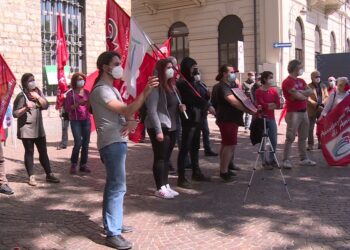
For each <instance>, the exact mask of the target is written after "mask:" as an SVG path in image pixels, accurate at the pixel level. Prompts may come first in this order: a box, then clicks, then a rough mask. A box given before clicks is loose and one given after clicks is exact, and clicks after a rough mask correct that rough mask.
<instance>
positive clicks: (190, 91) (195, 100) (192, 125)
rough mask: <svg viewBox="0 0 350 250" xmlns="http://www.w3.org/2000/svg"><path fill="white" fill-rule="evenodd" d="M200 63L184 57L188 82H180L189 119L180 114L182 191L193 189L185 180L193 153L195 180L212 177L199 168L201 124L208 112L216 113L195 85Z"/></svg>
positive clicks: (178, 85)
mask: <svg viewBox="0 0 350 250" xmlns="http://www.w3.org/2000/svg"><path fill="white" fill-rule="evenodd" d="M197 71H198V66H197V62H196V61H195V60H194V59H192V58H190V57H185V58H184V59H183V60H182V62H181V74H182V75H183V77H184V78H185V79H186V80H184V79H179V80H178V81H177V88H178V89H179V92H180V95H181V97H182V102H183V104H185V105H186V110H187V114H188V119H187V118H186V117H184V116H183V115H181V124H182V137H181V146H180V151H179V155H178V186H179V187H182V188H192V185H191V183H190V182H189V181H188V180H187V179H186V177H185V166H186V156H187V155H188V153H190V158H191V166H192V180H194V181H210V178H208V177H206V176H205V175H203V173H202V171H201V169H200V167H199V155H198V153H199V145H200V132H201V123H202V121H203V119H205V117H206V114H207V112H208V111H209V112H210V113H212V114H215V110H214V108H213V107H212V105H211V103H210V101H209V98H208V96H207V93H206V92H205V94H203V93H204V92H203V91H202V88H203V87H202V86H201V85H200V84H196V83H195V80H196V79H197V80H198V76H195V75H197V74H196V72H197Z"/></svg>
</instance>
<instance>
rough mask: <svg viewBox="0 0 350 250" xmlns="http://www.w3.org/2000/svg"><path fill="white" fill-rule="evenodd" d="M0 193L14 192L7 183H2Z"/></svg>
mask: <svg viewBox="0 0 350 250" xmlns="http://www.w3.org/2000/svg"><path fill="white" fill-rule="evenodd" d="M0 193H1V194H6V195H11V194H13V193H14V192H13V190H12V189H11V188H10V187H9V185H7V184H2V185H1V186H0Z"/></svg>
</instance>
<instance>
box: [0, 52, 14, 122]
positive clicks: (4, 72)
mask: <svg viewBox="0 0 350 250" xmlns="http://www.w3.org/2000/svg"><path fill="white" fill-rule="evenodd" d="M15 86H16V78H15V76H14V75H13V73H12V72H11V69H10V68H9V66H8V65H7V63H6V62H5V60H4V58H3V57H2V56H1V55H0V124H1V127H2V122H3V120H4V116H5V113H6V110H7V107H8V105H9V102H10V100H11V96H12V94H13V90H14V88H15Z"/></svg>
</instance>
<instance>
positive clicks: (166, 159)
mask: <svg viewBox="0 0 350 250" xmlns="http://www.w3.org/2000/svg"><path fill="white" fill-rule="evenodd" d="M162 131H163V136H164V140H163V141H162V142H159V141H157V139H156V131H155V129H147V133H148V135H149V137H150V139H151V143H152V149H153V176H154V180H155V182H156V187H157V190H159V189H160V188H161V186H164V185H166V184H168V172H169V163H170V157H171V153H172V151H173V149H174V146H175V143H176V131H169V130H168V129H167V128H162Z"/></svg>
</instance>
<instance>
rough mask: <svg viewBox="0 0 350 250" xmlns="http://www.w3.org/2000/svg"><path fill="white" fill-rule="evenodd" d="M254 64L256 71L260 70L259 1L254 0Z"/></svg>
mask: <svg viewBox="0 0 350 250" xmlns="http://www.w3.org/2000/svg"><path fill="white" fill-rule="evenodd" d="M253 5H254V66H255V72H258V31H257V18H256V15H257V3H256V0H254V3H253Z"/></svg>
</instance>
